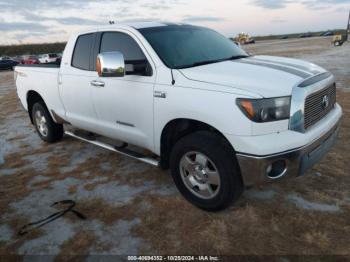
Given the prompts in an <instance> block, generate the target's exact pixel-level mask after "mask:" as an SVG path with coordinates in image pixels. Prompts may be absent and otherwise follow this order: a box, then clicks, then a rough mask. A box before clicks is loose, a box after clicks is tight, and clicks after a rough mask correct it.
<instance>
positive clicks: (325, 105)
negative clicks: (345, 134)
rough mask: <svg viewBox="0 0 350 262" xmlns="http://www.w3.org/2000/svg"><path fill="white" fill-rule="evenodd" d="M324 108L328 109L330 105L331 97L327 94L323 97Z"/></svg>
mask: <svg viewBox="0 0 350 262" xmlns="http://www.w3.org/2000/svg"><path fill="white" fill-rule="evenodd" d="M321 104H322V108H323V109H326V108H327V107H328V106H329V97H328V95H325V96H324V97H323V98H322V103H321Z"/></svg>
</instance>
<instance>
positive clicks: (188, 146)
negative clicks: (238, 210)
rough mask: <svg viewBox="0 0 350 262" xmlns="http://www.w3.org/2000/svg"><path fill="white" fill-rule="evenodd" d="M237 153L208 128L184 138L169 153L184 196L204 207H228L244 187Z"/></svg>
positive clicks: (177, 185)
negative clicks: (236, 156)
mask: <svg viewBox="0 0 350 262" xmlns="http://www.w3.org/2000/svg"><path fill="white" fill-rule="evenodd" d="M234 154H235V153H234V150H233V149H232V148H231V146H230V145H229V144H228V142H227V141H226V140H225V139H223V138H222V137H220V136H219V135H217V134H214V133H211V132H208V131H198V132H195V133H192V134H190V135H187V136H185V137H183V138H181V139H180V140H179V141H178V142H177V143H176V144H175V145H174V147H173V150H172V152H171V155H170V169H171V174H172V177H173V180H174V182H175V185H176V187H177V188H178V190H179V191H180V192H181V194H182V195H183V196H184V198H185V199H187V200H188V201H189V202H191V203H192V204H193V205H195V206H197V207H199V208H201V209H204V210H207V211H218V210H221V209H224V208H226V207H228V206H229V205H230V204H231V203H232V202H234V201H236V200H237V199H238V198H239V197H240V195H241V194H242V193H243V189H244V186H243V182H242V178H241V174H240V169H239V165H238V163H237V160H236V158H235V155H234ZM205 158H207V159H206V160H205ZM198 163H201V164H199V165H198ZM204 163H206V164H204ZM203 167H204V168H203ZM209 174H211V175H209ZM213 174H216V175H215V176H214V175H213Z"/></svg>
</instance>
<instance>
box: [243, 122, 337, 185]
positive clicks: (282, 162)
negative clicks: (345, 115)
mask: <svg viewBox="0 0 350 262" xmlns="http://www.w3.org/2000/svg"><path fill="white" fill-rule="evenodd" d="M339 126H340V120H338V121H337V122H336V124H335V125H334V126H333V127H332V128H331V129H330V130H329V131H328V132H327V133H325V134H324V135H322V136H321V137H319V138H318V139H316V140H315V141H313V142H311V143H309V144H307V145H305V146H302V147H299V148H295V149H292V150H288V151H284V152H281V153H276V154H270V155H264V156H256V155H251V154H244V153H237V160H238V162H239V165H240V169H241V175H242V178H243V181H244V184H245V185H253V184H257V183H260V182H265V181H271V180H276V179H279V178H282V177H287V176H301V175H303V174H304V173H305V171H306V170H308V169H310V168H311V167H312V166H313V165H314V164H316V163H317V162H319V161H321V159H322V158H323V157H324V156H325V155H326V154H327V153H328V151H329V150H330V149H331V148H332V146H333V145H334V144H335V142H336V139H337V136H338V131H339Z"/></svg>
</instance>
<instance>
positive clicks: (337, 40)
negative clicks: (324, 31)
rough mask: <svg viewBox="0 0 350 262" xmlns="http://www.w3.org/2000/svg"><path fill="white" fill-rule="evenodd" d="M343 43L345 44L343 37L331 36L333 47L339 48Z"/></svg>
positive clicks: (339, 35) (338, 35)
mask: <svg viewBox="0 0 350 262" xmlns="http://www.w3.org/2000/svg"><path fill="white" fill-rule="evenodd" d="M344 42H345V37H344V36H343V35H341V34H337V35H334V36H333V39H332V44H333V45H334V46H341V45H343V44H344Z"/></svg>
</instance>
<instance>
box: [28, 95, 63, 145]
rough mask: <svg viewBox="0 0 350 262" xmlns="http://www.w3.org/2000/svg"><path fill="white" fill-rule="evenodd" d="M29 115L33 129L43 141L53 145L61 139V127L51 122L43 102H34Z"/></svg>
mask: <svg viewBox="0 0 350 262" xmlns="http://www.w3.org/2000/svg"><path fill="white" fill-rule="evenodd" d="M31 113H32V119H33V124H34V126H35V129H36V131H37V132H38V134H39V136H40V138H41V139H42V140H43V141H45V142H47V143H54V142H57V141H59V140H61V139H62V137H63V125H61V124H57V123H55V122H54V121H53V119H52V117H51V115H50V113H49V111H48V110H47V107H46V105H45V103H44V102H43V101H39V102H36V103H35V104H34V105H33V108H32V112H31Z"/></svg>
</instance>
